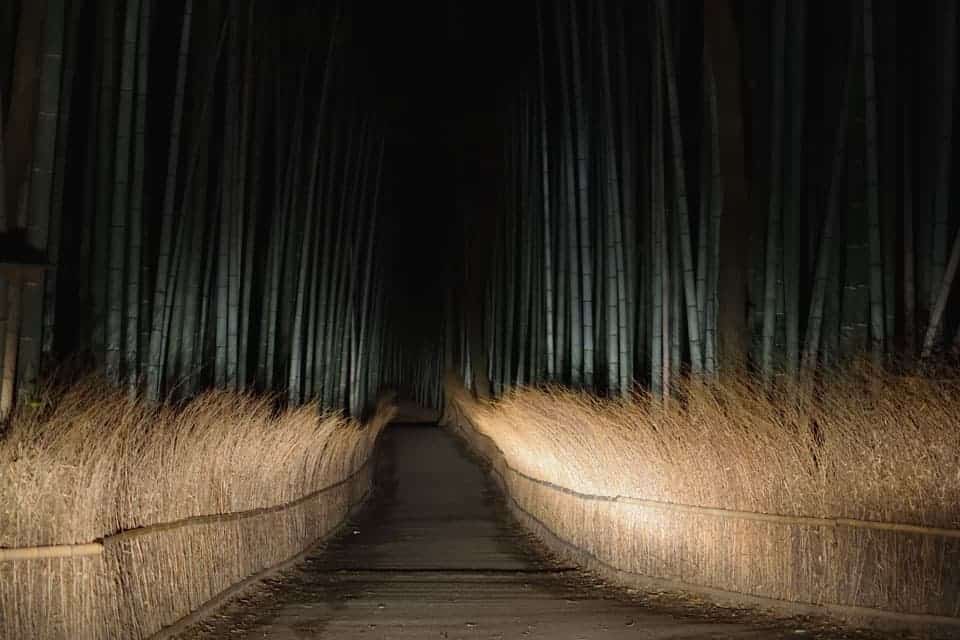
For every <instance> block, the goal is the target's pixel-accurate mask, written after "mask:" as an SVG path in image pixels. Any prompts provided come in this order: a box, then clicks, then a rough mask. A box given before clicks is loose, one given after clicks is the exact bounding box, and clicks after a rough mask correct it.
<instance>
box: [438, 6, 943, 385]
mask: <svg viewBox="0 0 960 640" xmlns="http://www.w3.org/2000/svg"><path fill="white" fill-rule="evenodd" d="M956 34H957V7H956V4H955V3H953V2H949V1H931V2H924V3H909V4H908V3H879V2H874V1H873V0H849V1H846V2H842V3H834V2H803V1H794V0H774V1H771V2H750V1H744V2H726V1H717V2H714V1H711V2H694V1H685V2H666V1H665V0H656V1H653V2H646V3H633V2H613V1H611V2H589V1H587V0H559V1H557V2H546V1H541V2H539V3H538V4H537V15H536V20H535V29H534V28H533V27H531V29H530V33H529V39H530V42H531V43H534V44H533V45H532V46H531V50H532V52H531V55H530V58H529V61H528V63H527V64H526V66H525V67H524V70H523V74H524V79H523V80H522V81H520V82H518V83H517V85H518V87H519V88H518V90H517V91H515V92H514V93H513V94H512V96H511V97H510V98H508V99H507V101H506V102H507V105H508V106H507V107H506V108H505V110H504V111H505V115H504V117H503V122H504V124H503V129H504V131H505V135H504V141H505V144H504V166H505V171H504V173H503V189H502V198H501V200H502V203H503V205H502V212H501V214H500V215H498V217H497V227H496V232H495V233H496V240H495V242H494V248H493V250H492V251H491V252H490V253H489V258H487V259H486V262H483V263H478V264H481V266H479V267H476V268H477V269H480V268H482V269H484V273H485V274H486V285H485V287H484V290H485V293H484V297H483V301H482V305H473V306H472V305H471V303H470V300H469V297H470V295H473V294H472V293H470V292H468V293H467V294H466V295H463V296H453V297H451V299H450V300H449V301H448V303H447V307H448V313H447V318H448V320H447V322H446V327H447V330H446V338H445V340H444V344H443V346H442V348H441V351H442V352H443V353H445V354H447V355H446V356H439V355H438V356H435V359H437V360H440V359H441V358H443V357H446V358H447V360H448V363H447V364H448V366H450V367H451V368H453V369H458V370H459V371H460V372H461V375H463V377H464V378H465V379H466V380H468V381H471V380H473V381H474V382H475V383H476V385H477V387H483V386H485V385H487V384H489V385H490V386H491V387H492V391H493V392H494V393H499V392H501V391H503V390H504V389H506V388H508V387H511V386H516V385H521V384H530V383H538V382H543V381H550V382H556V383H562V384H567V385H572V386H586V387H588V388H593V389H595V390H597V391H599V392H601V393H606V394H609V395H621V394H624V393H627V392H629V391H631V390H633V389H634V388H637V385H642V386H647V387H649V388H651V389H652V390H654V391H655V392H657V393H662V392H663V390H664V389H669V388H671V387H672V383H673V381H675V380H676V379H677V376H686V375H705V376H712V375H715V374H716V373H717V371H718V369H719V368H720V367H721V365H722V366H725V367H730V368H740V367H743V366H746V367H748V368H750V369H751V370H753V371H755V372H757V373H758V374H760V375H761V376H762V377H763V378H765V379H766V380H768V381H773V380H780V379H793V378H798V377H800V376H802V375H809V374H813V373H815V372H817V371H825V370H829V368H830V367H831V366H833V365H836V364H839V363H841V362H843V361H849V360H850V359H854V358H858V357H867V358H870V359H872V360H873V361H874V362H875V363H879V364H882V365H884V366H898V367H900V366H903V365H910V364H916V363H918V362H930V361H931V360H940V359H942V358H944V357H950V354H951V353H952V349H956V348H957V347H958V346H960V327H958V320H960V315H958V313H957V311H958V309H957V306H956V302H955V297H953V293H952V292H953V290H954V288H955V287H954V279H955V275H956V271H957V266H958V262H960V235H958V234H957V232H958V229H957V227H958V224H957V223H958V221H960V218H958V216H957V215H956V214H955V213H952V211H953V210H954V209H956V205H955V202H956V198H957V196H958V193H957V189H956V186H955V185H956V184H958V181H957V167H956V163H954V162H953V155H954V154H955V145H954V142H953V134H952V132H953V126H954V120H955V119H956V110H955V108H954V105H955V103H956V96H955V94H956V75H957V68H956V59H957V46H956ZM838 61H839V62H838ZM488 381H489V382H488Z"/></svg>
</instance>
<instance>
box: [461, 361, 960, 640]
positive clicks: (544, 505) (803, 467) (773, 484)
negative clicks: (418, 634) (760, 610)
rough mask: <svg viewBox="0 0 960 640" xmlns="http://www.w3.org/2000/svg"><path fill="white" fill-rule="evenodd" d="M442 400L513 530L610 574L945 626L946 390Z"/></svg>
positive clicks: (952, 552) (840, 381)
mask: <svg viewBox="0 0 960 640" xmlns="http://www.w3.org/2000/svg"><path fill="white" fill-rule="evenodd" d="M448 393H449V397H451V398H452V403H451V410H448V416H447V417H448V420H452V422H454V423H456V424H457V425H458V426H459V427H461V431H462V432H463V434H464V435H465V436H466V437H467V438H468V439H470V440H471V441H472V442H473V443H474V445H475V446H476V447H477V448H478V449H480V450H481V453H484V454H485V455H486V456H487V457H489V458H491V460H492V461H493V463H494V467H495V468H496V469H497V470H498V471H499V472H500V475H501V477H502V483H503V485H504V488H505V490H506V491H507V492H508V493H509V494H510V496H511V498H512V499H513V502H514V506H515V507H516V510H517V511H518V512H519V513H520V515H521V517H522V519H523V520H524V521H525V522H527V524H529V525H530V526H531V527H532V528H534V529H535V530H537V533H540V534H541V536H542V537H546V538H549V540H548V542H552V543H555V544H554V546H557V547H559V548H560V550H562V551H564V552H566V553H567V554H568V555H570V556H571V557H573V559H575V560H580V561H581V562H584V563H586V564H588V565H590V566H593V567H594V568H597V569H600V570H602V571H603V572H604V573H606V574H608V575H609V576H610V577H613V578H615V579H617V580H621V581H627V582H634V583H641V584H642V583H647V584H649V583H650V581H651V580H652V581H654V582H655V583H657V584H667V585H668V586H670V585H672V586H676V587H681V588H686V587H694V588H702V589H703V590H715V591H716V592H717V593H719V592H726V593H727V594H731V595H735V594H739V595H743V596H747V597H750V598H755V599H756V598H760V599H771V600H778V601H786V602H793V603H803V604H809V605H815V606H817V607H820V608H822V609H823V610H824V611H827V612H832V613H834V614H836V615H839V616H840V617H845V618H849V619H855V620H857V621H863V620H868V619H870V618H873V617H877V618H887V619H896V620H898V621H902V622H904V623H906V624H908V625H911V624H918V625H920V626H924V625H927V626H929V625H933V626H936V625H947V626H950V625H953V624H955V623H957V624H960V382H958V381H951V380H934V379H928V378H905V377H898V376H893V375H889V374H882V373H877V372H875V371H871V370H869V369H863V368H851V369H849V370H847V371H844V372H842V373H837V375H835V376H833V377H832V378H831V379H829V380H826V381H824V383H823V384H821V385H819V386H817V387H815V388H811V389H809V390H804V389H801V388H796V387H783V388H775V389H765V388H764V387H763V386H762V385H761V384H759V383H755V382H754V381H752V380H750V379H749V378H729V379H726V380H723V381H720V382H718V383H716V384H711V385H705V384H695V383H690V382H688V383H686V384H685V386H683V387H682V388H679V389H677V397H678V399H677V400H674V401H670V402H669V403H667V404H663V403H661V402H659V401H657V400H655V399H653V398H650V397H647V396H643V395H638V396H635V397H633V398H630V399H626V400H603V399H598V398H596V397H594V396H591V395H589V394H586V393H579V392H574V391H569V390H562V389H555V388H553V389H551V388H545V389H539V390H534V389H525V390H517V391H514V392H511V393H510V394H508V395H507V396H505V397H504V398H502V399H500V400H499V401H496V402H493V403H482V402H476V401H474V400H473V399H471V398H470V397H469V395H468V394H466V393H464V392H463V391H462V390H457V389H451V390H450V391H449V392H448ZM874 613H876V616H874V615H873V614H874ZM928 623H929V625H928ZM955 631H960V627H957V628H955Z"/></svg>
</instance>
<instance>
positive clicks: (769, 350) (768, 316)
mask: <svg viewBox="0 0 960 640" xmlns="http://www.w3.org/2000/svg"><path fill="white" fill-rule="evenodd" d="M773 16H774V17H773V46H774V53H773V72H772V74H771V75H772V84H773V104H772V106H771V112H772V118H771V122H772V124H771V133H770V138H771V143H770V203H769V209H768V213H767V241H766V255H765V270H764V278H763V282H764V289H763V291H764V293H763V342H762V352H761V364H760V368H761V371H762V372H763V376H764V378H765V379H766V380H768V381H769V380H770V379H771V378H772V377H773V364H774V363H773V359H774V353H773V352H774V337H775V331H776V301H777V275H778V273H777V262H778V256H777V253H778V252H777V240H778V238H779V237H780V229H781V219H782V212H781V196H782V193H781V183H782V175H781V172H782V162H781V149H782V147H783V139H782V133H783V132H782V122H781V117H782V116H781V114H782V113H783V105H784V98H783V67H784V45H783V41H784V32H785V30H786V9H785V3H784V0H776V2H775V4H774V9H773Z"/></svg>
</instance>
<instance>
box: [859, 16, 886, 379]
mask: <svg viewBox="0 0 960 640" xmlns="http://www.w3.org/2000/svg"><path fill="white" fill-rule="evenodd" d="M873 31H874V28H873V0H863V61H864V76H865V84H864V87H865V96H864V97H865V100H866V119H865V120H866V144H867V149H866V161H867V163H866V164H867V184H866V189H867V220H868V222H867V224H868V227H869V242H870V344H871V353H872V355H873V361H874V364H877V365H879V364H881V362H882V360H883V352H884V341H885V329H886V326H885V322H886V319H885V317H884V300H883V245H882V244H881V240H880V184H879V183H880V172H879V168H878V165H879V160H878V155H879V150H878V138H877V90H876V82H877V76H876V68H875V61H874V43H873V40H874V37H873Z"/></svg>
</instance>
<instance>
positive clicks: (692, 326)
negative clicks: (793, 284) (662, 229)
mask: <svg viewBox="0 0 960 640" xmlns="http://www.w3.org/2000/svg"><path fill="white" fill-rule="evenodd" d="M657 6H658V9H659V17H660V25H661V26H660V28H661V31H662V45H663V52H664V53H663V59H664V63H665V65H666V67H665V68H666V80H667V106H668V110H669V111H668V112H669V117H670V132H671V142H672V148H673V153H672V156H673V158H672V159H673V186H674V190H675V194H674V198H675V200H676V205H677V220H676V223H677V225H679V244H680V246H679V251H680V260H681V269H682V277H683V281H682V287H683V289H682V291H683V298H684V300H685V303H686V312H687V333H688V341H689V347H690V368H691V371H692V372H693V373H694V374H699V373H700V372H701V371H702V370H703V353H702V350H701V348H700V326H699V322H698V317H697V292H696V282H695V274H694V270H693V250H692V248H691V240H690V217H689V214H688V209H687V187H686V171H685V169H684V161H683V135H682V133H681V124H680V107H679V96H678V91H677V84H676V74H675V72H674V63H673V55H674V54H673V47H672V44H671V40H672V38H671V35H670V22H669V17H668V15H667V5H666V1H665V0H658V3H657Z"/></svg>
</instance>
